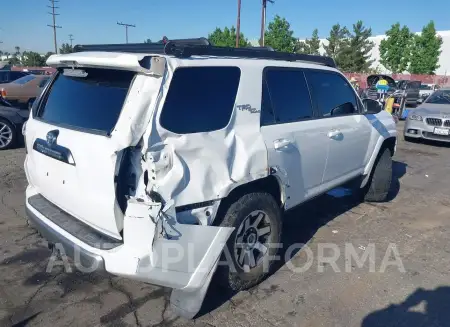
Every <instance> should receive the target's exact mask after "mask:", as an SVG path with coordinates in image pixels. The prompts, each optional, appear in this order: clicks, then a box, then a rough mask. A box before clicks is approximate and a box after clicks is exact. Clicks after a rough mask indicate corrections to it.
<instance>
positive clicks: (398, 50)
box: [379, 23, 413, 74]
mask: <svg viewBox="0 0 450 327" xmlns="http://www.w3.org/2000/svg"><path fill="white" fill-rule="evenodd" d="M412 41H413V34H412V33H411V31H410V30H409V28H408V27H407V26H403V27H400V23H396V24H394V25H392V26H391V28H390V29H389V30H388V31H386V39H384V40H381V43H380V47H379V50H380V63H381V64H382V65H383V66H384V67H386V68H387V69H389V70H390V71H391V72H392V73H394V74H396V73H402V72H404V71H405V70H407V69H408V65H409V61H410V59H411V44H412Z"/></svg>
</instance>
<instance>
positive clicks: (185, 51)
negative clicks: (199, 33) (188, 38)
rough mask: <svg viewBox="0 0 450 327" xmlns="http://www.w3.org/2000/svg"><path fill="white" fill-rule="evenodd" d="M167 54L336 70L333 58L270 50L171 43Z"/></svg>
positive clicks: (181, 56)
mask: <svg viewBox="0 0 450 327" xmlns="http://www.w3.org/2000/svg"><path fill="white" fill-rule="evenodd" d="M165 53H166V54H167V55H173V56H175V57H178V58H189V57H191V56H218V57H235V58H254V59H272V60H283V61H305V62H312V63H315V64H319V65H324V66H328V67H333V68H336V63H335V62H334V60H333V58H331V57H325V56H316V55H308V54H301V53H289V52H279V51H273V49H272V50H270V48H231V47H215V46H205V45H185V46H178V45H177V44H176V43H175V42H173V41H169V42H168V43H167V44H166V48H165Z"/></svg>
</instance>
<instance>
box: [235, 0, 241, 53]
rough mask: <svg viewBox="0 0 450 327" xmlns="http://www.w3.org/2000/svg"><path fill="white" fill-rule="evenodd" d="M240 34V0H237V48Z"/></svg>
mask: <svg viewBox="0 0 450 327" xmlns="http://www.w3.org/2000/svg"><path fill="white" fill-rule="evenodd" d="M240 36H241V0H238V12H237V23H236V48H239V38H240Z"/></svg>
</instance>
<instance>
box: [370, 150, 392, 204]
mask: <svg viewBox="0 0 450 327" xmlns="http://www.w3.org/2000/svg"><path fill="white" fill-rule="evenodd" d="M391 182H392V155H391V151H390V150H389V149H388V148H385V149H384V150H382V152H381V153H380V155H379V156H378V158H377V160H376V161H375V164H374V167H373V169H372V173H371V176H370V179H369V182H368V183H367V185H366V187H365V188H364V201H367V202H383V201H386V199H387V197H388V193H389V190H390V188H391Z"/></svg>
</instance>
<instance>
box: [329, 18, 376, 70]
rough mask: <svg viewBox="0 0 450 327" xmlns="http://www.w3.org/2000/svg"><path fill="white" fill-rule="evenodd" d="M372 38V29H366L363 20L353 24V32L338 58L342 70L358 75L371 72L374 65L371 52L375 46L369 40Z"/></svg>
mask: <svg viewBox="0 0 450 327" xmlns="http://www.w3.org/2000/svg"><path fill="white" fill-rule="evenodd" d="M371 36H372V29H371V28H367V27H365V26H364V25H363V22H362V21H361V20H359V21H358V22H356V24H353V32H352V33H351V35H350V38H349V39H348V40H347V41H346V42H345V43H344V47H343V48H342V49H341V50H340V52H339V54H338V56H337V63H338V66H339V68H340V69H341V70H343V71H345V72H358V73H366V72H369V71H370V66H371V65H372V63H373V60H370V52H371V51H372V49H373V46H374V44H373V42H371V41H370V40H369V37H371Z"/></svg>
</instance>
